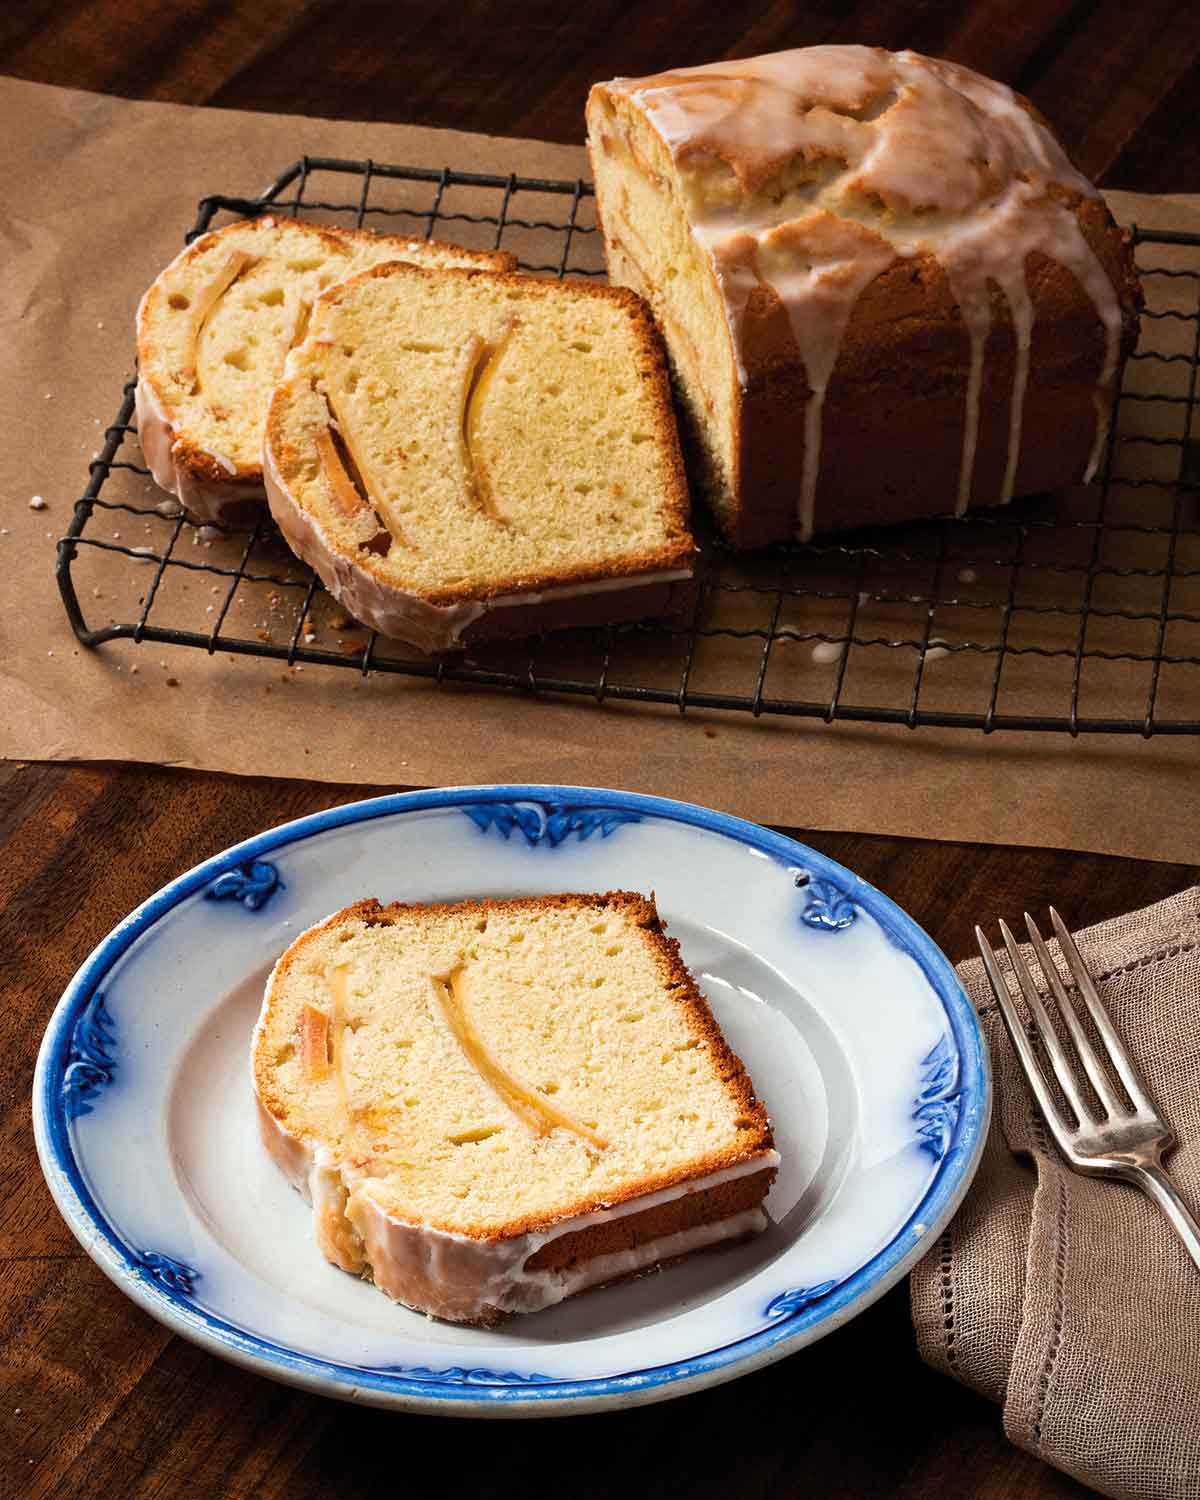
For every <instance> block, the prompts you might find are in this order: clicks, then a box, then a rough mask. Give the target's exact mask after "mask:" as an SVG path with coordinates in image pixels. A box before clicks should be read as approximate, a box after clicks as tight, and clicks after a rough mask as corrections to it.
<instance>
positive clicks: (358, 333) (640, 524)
mask: <svg viewBox="0 0 1200 1500" xmlns="http://www.w3.org/2000/svg"><path fill="white" fill-rule="evenodd" d="M263 463H264V469H265V473H266V481H267V494H268V497H269V499H270V503H271V511H272V514H273V515H274V517H275V519H276V521H277V522H278V524H279V528H280V530H281V531H282V533H283V535H284V537H285V538H286V539H287V541H288V543H289V545H290V546H291V547H292V550H293V551H294V552H296V553H297V554H298V556H300V557H301V558H302V559H303V560H304V561H305V562H306V563H308V564H309V566H310V567H312V568H313V569H314V570H315V571H316V572H317V573H318V574H319V575H320V577H321V580H322V582H323V583H324V584H325V586H326V588H327V589H328V590H329V591H330V593H332V594H334V595H335V596H336V597H337V598H338V599H339V600H340V601H341V603H342V604H343V605H344V606H345V607H346V609H348V610H349V611H350V613H351V614H352V615H354V616H355V617H356V618H357V619H359V620H361V621H362V622H363V624H365V625H369V626H370V627H371V628H372V629H375V630H378V631H380V632H381V633H382V634H384V635H389V636H395V637H397V638H399V639H401V640H404V641H408V642H409V643H410V644H412V645H414V646H417V647H418V648H419V649H421V650H423V651H427V652H434V651H445V650H450V649H453V648H455V647H462V646H464V645H467V644H470V643H472V642H475V641H480V640H485V639H496V638H502V637H509V638H511V637H517V636H522V635H530V634H533V633H534V632H536V631H541V630H548V629H552V628H557V627H559V626H565V625H591V624H599V623H604V622H609V621H617V620H630V619H638V618H641V617H644V616H650V615H662V614H671V613H677V612H679V611H680V610H681V609H682V608H684V607H686V605H687V604H688V602H689V601H690V600H691V597H692V588H691V577H692V569H693V554H694V550H695V549H694V545H693V542H692V537H691V533H690V531H689V528H688V495H687V489H686V485H685V481H684V476H683V467H682V463H681V460H680V454H679V442H678V437H677V434H676V430H675V418H674V412H673V411H672V407H671V395H670V389H669V386H668V382H667V375H666V366H665V362H664V358H663V354H662V349H661V345H660V342H659V338H658V334H657V332H656V330H655V328H654V324H653V322H652V320H651V318H650V314H649V311H648V309H647V308H646V305H645V304H644V303H643V302H642V300H641V299H640V298H639V297H637V296H635V295H634V293H632V292H630V291H626V290H618V289H616V288H611V287H597V286H591V285H587V284H584V283H581V282H564V283H559V282H555V281H541V280H535V279H534V278H532V277H528V276H516V275H507V274H495V273H489V272H485V271H467V270H452V269H447V270H426V269H422V268H420V267H417V266H413V265H407V264H403V263H400V262H394V263H392V264H389V265H380V266H376V267H374V268H373V269H371V270H369V271H364V272H362V273H360V274H359V275H357V276H353V277H350V278H349V279H348V280H346V281H343V282H341V283H339V284H338V285H337V286H335V287H332V288H331V289H330V290H329V291H327V292H325V293H324V294H323V295H322V296H321V297H319V298H318V299H317V302H316V304H315V306H314V310H313V317H312V323H311V325H310V327H309V330H308V336H307V338H306V339H305V340H304V342H303V344H301V345H299V346H298V347H297V348H295V349H293V350H292V352H291V354H290V355H289V356H288V360H287V367H286V370H285V373H284V377H283V379H282V381H281V382H280V384H279V387H278V388H277V390H276V392H275V395H274V397H273V399H272V402H271V410H270V415H269V417H268V421H267V437H266V449H265V453H264V459H263Z"/></svg>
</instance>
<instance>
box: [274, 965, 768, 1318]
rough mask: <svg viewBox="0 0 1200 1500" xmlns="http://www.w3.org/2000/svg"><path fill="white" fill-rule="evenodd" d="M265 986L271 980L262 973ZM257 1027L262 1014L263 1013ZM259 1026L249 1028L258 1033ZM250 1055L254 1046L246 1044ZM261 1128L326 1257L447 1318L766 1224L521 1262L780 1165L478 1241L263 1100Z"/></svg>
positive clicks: (744, 1215)
mask: <svg viewBox="0 0 1200 1500" xmlns="http://www.w3.org/2000/svg"><path fill="white" fill-rule="evenodd" d="M267 983H268V989H269V988H270V980H268V982H267ZM258 1024H259V1026H260V1027H261V1025H262V1019H261V1017H260V1019H259V1023H258ZM257 1035H258V1029H257V1028H256V1031H255V1039H256V1041H257ZM251 1050H252V1054H253V1047H252V1049H251ZM258 1118H259V1127H260V1131H261V1135H262V1140H263V1144H264V1145H265V1147H266V1149H267V1151H268V1153H269V1154H270V1156H271V1158H272V1160H274V1161H275V1163H276V1164H277V1165H278V1166H279V1168H280V1169H281V1171H282V1172H283V1173H284V1175H285V1176H286V1177H287V1179H288V1181H289V1182H290V1183H291V1184H292V1186H293V1187H295V1188H297V1189H298V1190H299V1191H300V1192H301V1193H303V1194H304V1196H305V1197H306V1198H308V1199H309V1201H310V1202H311V1203H312V1206H313V1224H314V1234H315V1237H316V1241H317V1245H318V1247H319V1249H320V1250H321V1253H322V1254H323V1255H324V1256H325V1257H326V1259H328V1260H331V1261H332V1262H333V1263H334V1264H335V1265H337V1266H340V1267H341V1268H342V1269H343V1270H345V1271H349V1272H351V1273H364V1272H367V1271H369V1272H370V1274H371V1277H372V1279H373V1280H374V1282H375V1284H376V1286H378V1287H379V1288H380V1290H381V1291H383V1292H385V1293H386V1294H387V1295H388V1296H389V1297H391V1298H392V1299H393V1300H395V1301H397V1302H403V1303H405V1304H406V1305H407V1306H410V1307H416V1308H418V1309H419V1310H420V1311H422V1312H427V1313H430V1314H432V1315H433V1316H434V1317H440V1318H448V1319H449V1320H451V1321H452V1322H473V1321H479V1320H481V1319H488V1318H491V1317H493V1316H494V1315H495V1314H496V1313H525V1312H536V1311H539V1310H540V1309H542V1308H545V1307H550V1306H552V1305H553V1304H554V1303H556V1302H561V1301H562V1300H563V1299H564V1298H565V1297H570V1296H572V1295H573V1294H574V1293H575V1292H579V1291H582V1290H583V1289H584V1288H585V1287H589V1286H597V1285H599V1284H600V1283H602V1282H605V1281H612V1280H613V1279H614V1278H616V1277H618V1276H626V1275H630V1274H632V1273H634V1272H637V1271H641V1270H645V1269H647V1268H648V1267H650V1266H653V1265H656V1264H658V1263H659V1262H660V1261H665V1260H670V1259H671V1258H673V1257H674V1256H676V1255H684V1254H687V1253H688V1252H689V1251H692V1250H697V1249H701V1248H703V1247H704V1246H707V1245H712V1244H717V1243H719V1242H720V1241H723V1240H730V1239H740V1238H742V1237H743V1236H745V1235H748V1234H754V1233H757V1232H758V1231H760V1230H762V1229H765V1228H766V1227H767V1225H768V1222H769V1221H768V1218H767V1214H766V1210H765V1209H764V1208H763V1207H762V1206H761V1205H759V1206H757V1207H755V1208H752V1209H748V1210H745V1211H744V1212H740V1213H737V1214H731V1215H729V1216H728V1217H727V1218H724V1219H718V1220H715V1221H713V1222H711V1223H708V1224H700V1225H696V1226H695V1227H693V1228H691V1229H687V1230H683V1231H680V1232H679V1233H676V1234H672V1235H666V1236H663V1237H662V1238H660V1239H657V1240H648V1241H646V1242H645V1243H644V1244H641V1245H637V1246H634V1247H631V1248H630V1249H629V1250H623V1251H618V1252H615V1253H612V1254H608V1255H602V1256H593V1257H591V1258H590V1259H585V1260H581V1261H579V1262H577V1263H576V1265H575V1266H573V1267H570V1268H565V1269H558V1270H554V1269H549V1268H547V1269H542V1270H530V1269H527V1262H528V1261H529V1260H530V1259H532V1257H533V1256H535V1255H536V1254H537V1252H538V1251H539V1250H541V1249H542V1248H543V1246H545V1245H548V1244H550V1243H551V1242H552V1241H554V1240H556V1239H559V1238H561V1237H562V1236H563V1235H567V1234H574V1233H576V1232H577V1231H579V1230H581V1229H588V1228H590V1227H592V1226H594V1225H599V1224H607V1223H610V1222H612V1221H613V1220H614V1219H622V1218H626V1217H628V1216H629V1215H630V1214H636V1213H642V1212H643V1211H644V1210H646V1209H651V1208H657V1207H659V1206H660V1205H661V1204H664V1203H671V1202H674V1201H675V1200H676V1199H678V1198H682V1197H685V1196H686V1195H687V1194H689V1193H699V1192H704V1191H705V1190H706V1189H708V1188H714V1187H719V1186H720V1185H721V1184H722V1183H725V1182H733V1181H735V1180H737V1179H738V1178H741V1177H747V1176H750V1175H751V1174H752V1173H755V1172H763V1171H767V1170H770V1169H773V1168H775V1167H778V1165H779V1153H778V1152H776V1151H767V1152H763V1153H760V1154H759V1155H758V1156H755V1157H753V1158H752V1159H750V1160H748V1161H744V1162H739V1163H737V1164H736V1165H734V1166H731V1167H725V1168H723V1169H722V1170H721V1171H717V1172H711V1173H709V1174H707V1175H706V1176H704V1177H698V1178H694V1179H693V1180H692V1181H690V1182H686V1183H680V1184H677V1185H676V1186H674V1187H669V1188H663V1189H661V1190H660V1191H658V1192H654V1193H645V1194H643V1195H642V1196H640V1197H638V1198H633V1199H630V1200H629V1201H628V1202H625V1203H617V1204H613V1205H612V1206H610V1207H607V1208H597V1209H595V1210H593V1211H592V1212H591V1213H586V1214H578V1215H574V1216H573V1217H570V1218H563V1219H559V1220H557V1221H556V1222H555V1223H553V1224H550V1225H548V1226H546V1227H545V1228H544V1229H540V1230H533V1231H531V1232H529V1233H527V1234H521V1235H513V1236H511V1237H509V1238H507V1239H493V1240H482V1239H475V1238H473V1237H472V1236H470V1235H465V1234H458V1233H455V1232H453V1231H452V1230H447V1229H437V1228H433V1227H432V1226H430V1225H427V1224H416V1223H408V1222H406V1221H405V1220H402V1219H398V1218H395V1217H394V1216H393V1215H391V1214H389V1213H388V1212H387V1211H386V1210H385V1209H384V1208H382V1207H381V1206H380V1204H379V1203H378V1202H376V1200H375V1198H374V1197H373V1195H372V1192H371V1181H372V1179H371V1177H370V1175H369V1174H368V1173H367V1172H366V1171H362V1170H358V1169H356V1168H354V1167H350V1166H347V1165H344V1164H340V1165H339V1164H338V1163H336V1162H334V1160H333V1158H332V1157H331V1156H330V1154H329V1153H328V1151H327V1150H326V1149H325V1148H324V1147H318V1148H316V1149H313V1148H312V1147H310V1146H309V1145H308V1143H307V1142H305V1141H304V1140H302V1139H301V1138H300V1137H298V1136H295V1135H293V1134H292V1133H291V1132H290V1131H288V1130H286V1129H285V1128H284V1127H283V1126H282V1125H281V1124H280V1123H279V1121H278V1120H276V1119H275V1118H274V1116H273V1115H271V1114H270V1112H269V1111H268V1110H267V1109H266V1108H265V1107H264V1106H263V1105H262V1103H261V1101H260V1102H259V1106H258Z"/></svg>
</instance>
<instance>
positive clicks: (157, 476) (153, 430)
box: [133, 375, 265, 522]
mask: <svg viewBox="0 0 1200 1500" xmlns="http://www.w3.org/2000/svg"><path fill="white" fill-rule="evenodd" d="M133 403H134V411H135V412H136V414H137V429H138V437H139V438H140V439H141V443H142V453H143V455H144V456H145V459H146V467H147V468H148V469H149V470H150V473H151V474H152V475H153V476H154V482H155V484H157V485H158V487H159V488H160V489H164V490H166V491H167V493H168V494H170V495H175V496H177V497H178V499H179V500H180V502H181V503H182V504H183V506H184V507H185V509H186V510H187V511H188V513H189V514H190V515H192V516H194V517H195V518H196V519H197V520H199V521H217V522H219V521H220V520H221V519H222V517H223V516H225V515H226V514H227V512H228V509H229V507H230V506H232V505H234V504H241V503H243V502H245V501H247V500H261V499H262V498H263V495H264V494H265V491H264V490H263V488H262V486H261V485H256V484H234V483H230V482H227V481H225V480H220V479H201V478H198V477H197V476H196V475H195V474H193V473H192V471H191V470H190V469H188V468H187V467H186V466H184V465H181V464H177V463H176V462H175V451H174V449H175V428H174V427H173V426H172V424H171V419H170V417H169V416H168V415H167V412H166V409H165V408H164V406H163V404H162V402H161V401H160V400H159V399H158V394H157V392H156V391H155V389H154V387H153V385H152V384H151V383H150V382H149V381H148V380H146V379H145V378H144V377H143V376H141V375H139V376H138V382H137V385H136V387H135V388H134V396H133ZM211 457H212V458H214V459H215V460H216V462H217V463H219V464H220V465H221V466H222V467H223V468H226V469H228V470H229V472H230V473H233V474H236V473H237V468H236V466H235V465H233V464H231V463H230V461H229V459H227V458H224V457H223V456H222V455H220V454H216V453H214V454H212V455H211Z"/></svg>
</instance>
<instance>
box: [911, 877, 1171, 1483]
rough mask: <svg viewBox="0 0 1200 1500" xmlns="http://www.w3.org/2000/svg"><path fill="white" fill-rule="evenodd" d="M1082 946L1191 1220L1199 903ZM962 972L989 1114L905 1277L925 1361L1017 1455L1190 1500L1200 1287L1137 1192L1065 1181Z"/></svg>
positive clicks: (976, 965)
mask: <svg viewBox="0 0 1200 1500" xmlns="http://www.w3.org/2000/svg"><path fill="white" fill-rule="evenodd" d="M1006 915H1008V916H1009V917H1010V918H1011V916H1012V915H1013V914H1012V913H1007V914H1006ZM1077 941H1078V943H1079V947H1080V950H1081V952H1082V954H1083V956H1084V958H1085V960H1086V961H1087V964H1088V968H1089V970H1090V972H1091V973H1092V974H1093V975H1095V976H1096V977H1097V978H1098V980H1099V987H1100V992H1101V995H1102V997H1103V999H1104V1003H1105V1005H1106V1006H1107V1007H1108V1009H1109V1012H1110V1014H1111V1015H1112V1017H1113V1020H1114V1022H1115V1023H1116V1026H1117V1029H1118V1031H1119V1032H1120V1033H1121V1035H1122V1037H1123V1038H1124V1039H1125V1041H1126V1042H1127V1044H1128V1046H1129V1048H1130V1050H1131V1051H1132V1053H1133V1055H1134V1057H1135V1058H1136V1059H1137V1061H1138V1063H1139V1064H1140V1065H1141V1068H1142V1071H1143V1073H1144V1074H1145V1076H1146V1078H1147V1080H1148V1082H1149V1084H1150V1088H1151V1093H1152V1096H1153V1098H1154V1100H1155V1102H1156V1103H1157V1105H1158V1107H1159V1110H1160V1111H1161V1113H1162V1114H1163V1115H1164V1116H1165V1117H1166V1118H1167V1120H1168V1121H1169V1122H1170V1124H1171V1126H1172V1127H1173V1129H1174V1130H1175V1133H1176V1135H1177V1137H1178V1139H1179V1141H1180V1143H1181V1144H1180V1145H1179V1146H1178V1148H1177V1149H1176V1150H1175V1151H1174V1152H1173V1153H1172V1154H1171V1155H1170V1156H1169V1157H1168V1159H1167V1166H1168V1170H1169V1171H1170V1174H1171V1176H1172V1178H1173V1179H1174V1181H1175V1184H1176V1186H1177V1187H1178V1188H1179V1190H1180V1192H1181V1193H1182V1195H1183V1197H1184V1199H1185V1200H1186V1201H1187V1203H1188V1204H1189V1206H1190V1207H1191V1208H1192V1209H1193V1211H1197V1210H1200V888H1197V889H1193V890H1190V891H1185V892H1183V893H1182V894H1181V895H1178V896H1173V897H1171V898H1170V900H1168V901H1164V902H1162V903H1160V904H1159V905H1157V906H1151V907H1148V908H1147V909H1146V910H1144V911H1139V912H1134V913H1131V914H1130V915H1129V916H1125V917H1118V918H1116V919H1114V920H1113V921H1110V922H1103V923H1101V924H1100V925H1099V926H1097V927H1091V928H1088V929H1086V930H1085V931H1084V932H1082V933H1079V934H1077ZM1052 951H1053V952H1054V953H1055V955H1056V956H1057V947H1056V946H1053V945H1052ZM1026 956H1027V957H1028V956H1029V955H1028V954H1027V955H1026ZM1033 972H1034V973H1035V975H1036V974H1037V973H1038V972H1039V971H1038V970H1037V968H1036V966H1034V967H1033ZM959 974H960V977H961V978H962V981H963V984H964V985H965V987H966V990H967V993H968V994H969V995H970V997H971V999H972V1001H973V1002H974V1004H975V1006H976V1009H977V1010H978V1011H979V1014H980V1017H981V1018H982V1022H983V1029H984V1032H985V1034H986V1036H987V1041H988V1045H989V1047H990V1049H991V1054H992V1058H993V1062H994V1067H995V1086H996V1094H995V1107H994V1112H993V1118H992V1127H991V1133H990V1136H989V1139H988V1142H987V1147H986V1151H985V1154H984V1158H983V1164H982V1166H981V1168H980V1171H979V1175H978V1177H977V1178H976V1180H975V1183H974V1185H973V1187H972V1189H971V1191H970V1193H969V1194H968V1196H967V1199H966V1202H965V1203H964V1205H963V1207H962V1209H961V1211H960V1212H959V1214H958V1216H957V1217H956V1218H955V1220H954V1222H953V1223H952V1224H951V1225H950V1227H949V1229H947V1231H946V1232H945V1234H943V1235H942V1236H941V1238H940V1239H939V1241H938V1243H937V1245H936V1246H935V1247H934V1249H933V1250H932V1251H931V1253H930V1254H929V1256H928V1257H927V1258H926V1259H925V1260H924V1261H923V1262H922V1263H921V1264H920V1265H919V1266H918V1268H917V1270H916V1271H915V1272H914V1273H913V1276H912V1284H911V1291H912V1310H913V1321H914V1324H915V1326H916V1333H917V1344H918V1347H919V1348H920V1351H921V1355H922V1357H923V1358H924V1359H925V1360H926V1361H927V1362H928V1363H929V1364H931V1365H932V1366H934V1368H935V1369H940V1370H944V1371H945V1372H946V1373H947V1374H949V1375H953V1376H954V1377H955V1379H957V1380H960V1381H962V1382H963V1383H964V1384H965V1385H969V1386H972V1387H973V1388H974V1389H975V1390H977V1391H980V1392H982V1393H983V1394H984V1395H986V1396H989V1397H991V1399H992V1400H994V1401H998V1402H1000V1403H1001V1404H1002V1405H1003V1408H1004V1427H1005V1431H1006V1432H1007V1433H1008V1435H1009V1437H1010V1438H1011V1439H1012V1440H1013V1442H1015V1443H1018V1444H1019V1445H1020V1446H1021V1447H1023V1448H1027V1449H1028V1450H1029V1451H1030V1452H1031V1453H1035V1454H1037V1455H1038V1456H1039V1457H1041V1458H1043V1459H1045V1460H1046V1462H1047V1463H1051V1464H1054V1465H1055V1466H1056V1467H1057V1468H1059V1469H1062V1470H1064V1471H1065V1472H1066V1473H1068V1474H1073V1475H1074V1476H1075V1477H1076V1478H1078V1479H1080V1480H1082V1481H1083V1482H1084V1483H1085V1484H1089V1485H1092V1486H1093V1487H1094V1488H1096V1489H1097V1490H1099V1491H1100V1492H1101V1493H1103V1494H1105V1495H1112V1496H1120V1497H1125V1496H1137V1497H1153V1500H1184V1497H1189V1500H1194V1497H1196V1496H1200V1271H1197V1269H1196V1267H1195V1266H1194V1265H1193V1264H1192V1262H1191V1261H1190V1260H1189V1259H1188V1257H1187V1255H1186V1254H1185V1253H1184V1250H1183V1247H1182V1246H1181V1245H1180V1243H1179V1241H1178V1240H1177V1239H1176V1237H1175V1235H1174V1233H1173V1232H1172V1231H1171V1230H1170V1229H1169V1228H1168V1226H1167V1222H1166V1220H1165V1219H1164V1218H1163V1217H1162V1214H1161V1212H1160V1211H1159V1210H1158V1209H1157V1208H1156V1207H1154V1205H1153V1204H1151V1203H1150V1202H1149V1200H1148V1199H1147V1198H1145V1197H1144V1196H1143V1195H1142V1194H1141V1193H1140V1192H1138V1191H1137V1190H1136V1189H1135V1188H1132V1187H1128V1186H1126V1185H1125V1184H1124V1183H1119V1182H1113V1181H1105V1180H1100V1179H1095V1178H1086V1177H1079V1176H1076V1175H1075V1174H1074V1173H1073V1172H1070V1171H1068V1170H1067V1169H1066V1167H1065V1166H1064V1165H1063V1163H1062V1159H1061V1158H1060V1157H1059V1156H1058V1154H1057V1153H1056V1151H1055V1149H1054V1147H1053V1144H1052V1143H1051V1142H1050V1140H1049V1139H1048V1137H1047V1134H1046V1131H1045V1128H1044V1127H1043V1125H1042V1123H1041V1121H1040V1119H1039V1117H1038V1116H1037V1115H1036V1113H1035V1111H1034V1107H1033V1103H1032V1100H1031V1097H1030V1094H1029V1090H1028V1088H1027V1087H1026V1084H1025V1080H1024V1077H1023V1075H1022V1074H1021V1072H1020V1068H1019V1065H1018V1063H1017V1060H1016V1057H1015V1055H1014V1053H1013V1051H1012V1047H1011V1045H1010V1043H1009V1040H1008V1037H1007V1034H1006V1033H1005V1031H1004V1025H1003V1022H1002V1020H1001V1018H1000V1016H999V1013H998V1011H997V1008H996V1003H995V1000H994V999H993V997H992V994H991V991H990V989H989V988H988V984H987V980H986V978H985V976H984V974H983V968H982V965H981V964H980V962H979V961H978V960H973V961H972V962H970V963H965V964H963V965H961V966H960V969H959ZM1043 993H1044V992H1043Z"/></svg>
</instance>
